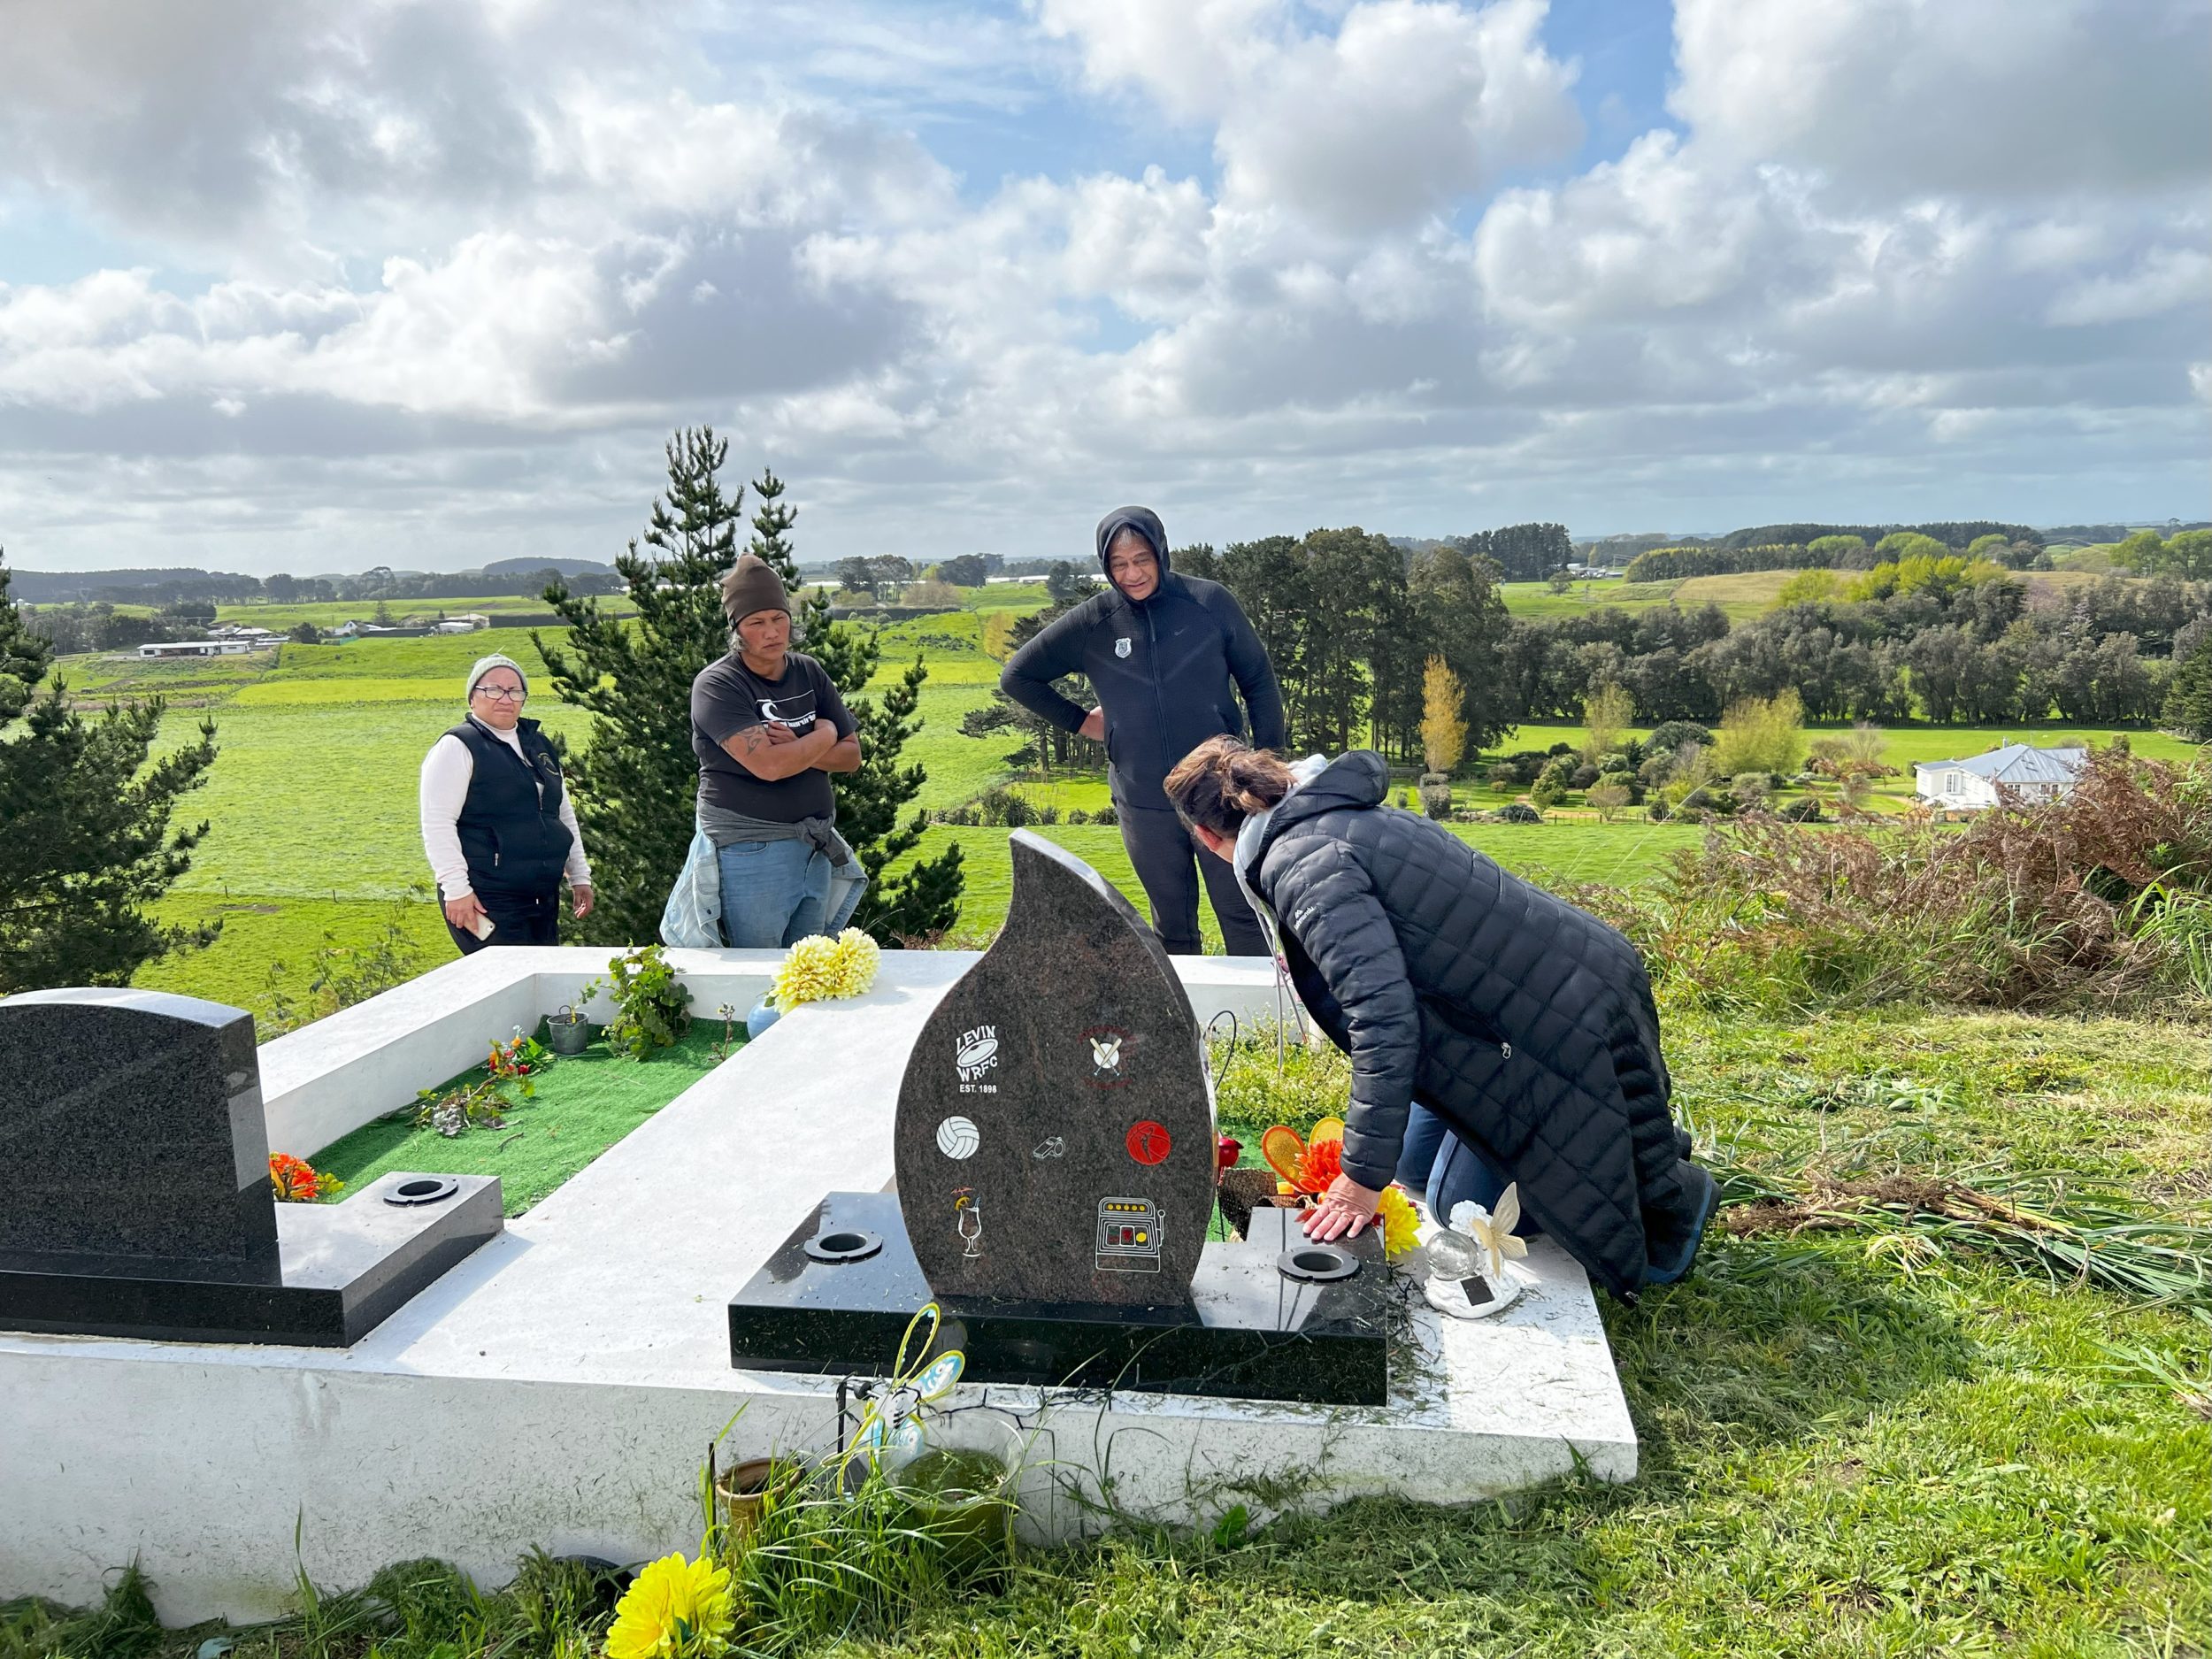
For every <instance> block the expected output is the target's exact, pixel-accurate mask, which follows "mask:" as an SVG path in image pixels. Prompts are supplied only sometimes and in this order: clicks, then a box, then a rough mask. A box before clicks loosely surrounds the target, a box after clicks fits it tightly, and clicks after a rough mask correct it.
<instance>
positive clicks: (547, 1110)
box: [275, 1019, 745, 1216]
mask: <svg viewBox="0 0 2212 1659" xmlns="http://www.w3.org/2000/svg"><path fill="white" fill-rule="evenodd" d="M721 1040H722V1022H721V1021H719V1020H708V1019H695V1020H694V1021H693V1022H692V1025H691V1030H690V1031H689V1032H688V1033H686V1034H685V1035H684V1037H683V1038H682V1039H680V1041H678V1042H677V1043H676V1045H675V1046H674V1047H673V1048H664V1049H662V1050H660V1051H659V1052H658V1053H657V1054H655V1055H652V1056H649V1057H648V1058H646V1059H643V1060H624V1059H618V1058H617V1057H616V1056H613V1055H612V1054H611V1053H609V1052H608V1049H607V1045H606V1043H605V1042H604V1041H599V1040H595V1041H593V1043H592V1045H591V1047H590V1048H587V1049H586V1050H585V1051H584V1052H583V1053H582V1054H580V1055H575V1056H570V1057H568V1058H565V1059H558V1060H556V1061H555V1062H554V1063H553V1064H552V1065H551V1066H550V1067H549V1069H548V1070H547V1071H545V1072H544V1074H543V1076H542V1078H541V1080H540V1082H539V1084H538V1090H537V1094H536V1096H535V1098H534V1099H531V1100H527V1101H518V1103H517V1104H516V1105H515V1106H514V1108H513V1110H511V1111H510V1112H509V1113H508V1114H507V1124H506V1127H504V1128H503V1129H471V1130H468V1131H467V1132H465V1133H462V1134H459V1135H456V1136H454V1137H453V1138H452V1139H450V1140H449V1139H447V1138H446V1137H445V1136H443V1135H442V1134H440V1133H438V1132H437V1131H436V1130H434V1129H418V1128H415V1127H414V1126H413V1125H410V1124H407V1123H387V1122H383V1121H381V1120H380V1121H378V1122H375V1123H372V1124H365V1125H362V1126H361V1127H360V1128H358V1129H357V1130H355V1131H354V1132H353V1133H351V1134H349V1135H347V1136H345V1137H344V1138H343V1139H342V1140H339V1141H333V1142H332V1143H331V1144H330V1145H329V1146H327V1147H326V1148H323V1150H322V1151H321V1153H320V1154H319V1155H318V1156H316V1157H315V1158H314V1159H313V1160H312V1162H313V1163H314V1165H315V1167H316V1168H317V1169H318V1170H321V1171H326V1172H328V1173H330V1174H333V1175H335V1176H337V1177H338V1178H339V1179H341V1180H342V1181H344V1182H345V1183H346V1184H347V1185H348V1186H349V1187H359V1186H360V1185H361V1184H362V1183H363V1182H364V1181H373V1180H374V1179H376V1178H377V1177H378V1176H380V1175H383V1174H386V1173H388V1172H389V1171H393V1170H409V1171H415V1170H419V1171H422V1172H424V1173H425V1174H429V1175H496V1176H498V1177H499V1180H500V1187H501V1190H502V1195H503V1198H504V1200H505V1202H506V1210H507V1214H509V1215H511V1216H518V1215H520V1214H522V1212H523V1211H524V1210H528V1209H529V1208H530V1207H531V1206H532V1205H534V1204H535V1203H536V1202H538V1201H539V1200H540V1199H541V1198H543V1197H545V1195H546V1194H549V1193H550V1192H551V1191H552V1190H553V1189H554V1188H555V1187H558V1186H559V1185H560V1184H561V1183H562V1182H563V1181H565V1180H566V1179H568V1178H569V1177H570V1176H572V1175H573V1174H575V1173H576V1171H579V1170H580V1169H582V1168H583V1167H584V1165H586V1164H589V1163H590V1162H591V1161H592V1160H593V1159H594V1158H595V1157H597V1156H599V1155H600V1154H601V1153H602V1152H604V1151H605V1150H606V1149H607V1148H609V1147H611V1146H612V1145H613V1144H614V1143H615V1142H616V1141H619V1140H621V1139H622V1137H623V1136H625V1135H626V1134H628V1133H630V1131H631V1130H633V1129H634V1128H636V1127H637V1126H638V1125H640V1124H641V1123H643V1122H644V1121H645V1120H646V1119H647V1118H650V1117H651V1116H652V1115H653V1114H654V1113H655V1112H657V1111H658V1110H660V1109H661V1108H662V1107H664V1106H665V1105H667V1104H668V1102H670V1101H672V1100H674V1099H675V1098H676V1096H677V1095H679V1094H682V1093H683V1092H684V1091H685V1090H686V1089H687V1088H689V1087H691V1086H692V1085H693V1084H694V1083H696V1082H697V1081H698V1080H699V1079H701V1078H703V1077H704V1076H705V1075H706V1074H707V1073H708V1072H710V1071H713V1070H714V1068H715V1064H716V1062H715V1060H714V1057H713V1056H712V1055H710V1053H709V1052H708V1050H709V1049H710V1048H711V1047H712V1046H713V1045H714V1044H715V1043H717V1042H719V1041H721ZM744 1040H745V1039H744V1033H743V1032H742V1031H739V1032H738V1033H737V1034H736V1041H738V1042H740V1043H742V1042H743V1041H744ZM485 1075H486V1073H485V1071H484V1068H483V1067H481V1066H478V1067H475V1068H473V1069H472V1070H471V1071H465V1072H463V1073H462V1074H461V1075H460V1076H459V1077H457V1078H452V1079H448V1080H447V1081H446V1082H444V1083H442V1084H441V1085H440V1086H439V1089H440V1092H441V1093H443V1092H444V1091H445V1090H447V1089H451V1088H460V1087H466V1086H467V1085H469V1084H472V1083H480V1082H481V1081H483V1079H484V1077H485ZM508 1093H509V1094H510V1095H511V1096H512V1095H514V1094H515V1091H514V1090H513V1089H512V1088H510V1089H509V1091H508ZM394 1104H395V1105H396V1106H398V1105H402V1104H404V1102H394ZM286 1149H287V1148H282V1147H279V1148H275V1150H277V1151H284V1150H286Z"/></svg>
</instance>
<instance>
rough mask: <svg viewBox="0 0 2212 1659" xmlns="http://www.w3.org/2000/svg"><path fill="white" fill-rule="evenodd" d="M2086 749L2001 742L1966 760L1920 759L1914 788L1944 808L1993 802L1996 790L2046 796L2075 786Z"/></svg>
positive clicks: (1968, 807) (2032, 797)
mask: <svg viewBox="0 0 2212 1659" xmlns="http://www.w3.org/2000/svg"><path fill="white" fill-rule="evenodd" d="M2088 756H2089V751H2088V750H2086V749H2031V748H2029V747H2028V746H2027V745H2026V744H2025V743H2001V744H1999V745H1998V746H1997V747H1996V748H1995V749H1991V750H1990V751H1989V752H1988V753H1987V754H1986V755H1976V756H1974V757H1972V758H1971V759H1968V760H1924V761H1920V762H1917V763H1916V764H1915V765H1914V767H1913V790H1914V793H1915V794H1916V795H1918V796H1919V797H1920V800H1921V803H1922V804H1924V805H1926V806H1932V807H1934V808H1935V809H1936V810H1939V811H1943V812H1976V811H1979V810H1981V809H1982V808H1984V807H1991V806H1995V805H1996V804H1997V792H1998V791H1999V790H2000V789H2006V790H2009V791H2010V792H2011V793H2012V794H2013V795H2015V796H2016V798H2019V799H2024V800H2029V801H2037V800H2041V801H2051V800H2055V799H2057V798H2058V797H2059V796H2060V795H2064V794H2065V793H2066V792H2067V791H2068V790H2069V789H2071V788H2072V787H2074V778H2075V774H2077V773H2078V772H2080V771H2081V767H2082V763H2083V762H2084V761H2085V760H2086V759H2087V758H2088Z"/></svg>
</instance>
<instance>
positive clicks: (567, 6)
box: [0, 0, 2212, 573]
mask: <svg viewBox="0 0 2212 1659" xmlns="http://www.w3.org/2000/svg"><path fill="white" fill-rule="evenodd" d="M0 39H4V40H5V41H6V42H7V48H6V50H4V51H0V544H4V545H5V547H6V548H7V550H8V554H9V558H10V562H11V563H12V564H15V565H23V566H27V567H30V568H33V569H67V568H95V567H100V566H116V565H157V564H159V565H166V564H198V565H211V566H215V567H218V568H223V569H230V570H243V571H251V572H262V573H266V572H273V571H277V570H289V571H292V572H297V573H309V572H319V571H331V570H352V569H357V568H361V567H363V566H365V565H373V564H389V565H398V566H411V567H416V568H461V567H467V566H472V565H477V564H480V563H481V562H483V561H485V560H487V559H492V558H500V557H511V556H515V555H520V554H529V553H542V554H562V555H569V556H576V557H602V558H603V557H611V555H612V554H613V553H614V552H615V551H617V550H618V549H619V547H620V545H621V542H622V541H623V540H624V538H625V537H626V536H627V535H629V534H634V531H635V529H636V527H637V526H638V524H639V523H640V521H641V518H642V516H643V512H644V510H645V508H646V505H647V503H648V502H649V498H650V497H651V495H652V494H653V492H654V491H655V489H656V488H657V484H658V481H659V471H660V466H661V457H660V444H661V442H662V440H663V438H664V436H665V434H666V433H667V431H668V430H669V429H670V428H671V427H672V426H675V425H678V424H681V423H691V422H700V421H708V422H711V423H712V424H713V425H715V426H717V427H718V428H720V429H722V430H723V431H724V432H726V434H729V436H730V437H731V439H732V441H733V442H732V463H733V468H734V469H741V472H743V473H744V474H745V475H750V474H751V473H752V472H756V471H757V469H758V467H759V466H760V465H761V464H762V463H763V462H770V463H772V464H773V465H774V466H775V467H776V469H777V470H778V471H779V472H781V473H783V474H784V475H785V477H786V478H787V480H789V482H790V485H791V488H792V498H793V499H795V501H796V502H797V503H798V504H799V506H800V509H801V518H800V524H799V547H800V553H801V556H802V557H806V558H813V557H835V556H842V555H844V554H848V553H851V552H856V551H885V550H896V551H903V552H906V553H908V554H910V556H915V557H921V558H928V557H939V556H941V555H944V554H949V553H955V552H962V551H968V550H973V549H980V550H984V551H994V552H1000V553H1004V554H1008V555H1010V556H1023V555H1031V554H1041V553H1043V554H1054V555H1059V554H1064V553H1080V552H1081V551H1082V550H1083V549H1086V548H1087V546H1088V539H1089V526H1090V525H1091V523H1092V521H1093V520H1094V518H1096V517H1097V515H1098V514H1099V513H1100V512H1101V511H1103V510H1104V509H1106V508H1108V507H1110V506H1112V505H1114V504H1116V503H1119V502H1122V501H1125V500H1141V501H1146V502H1149V503H1154V504H1156V506H1158V508H1159V509H1160V510H1161V511H1162V512H1163V514H1164V516H1165V518H1166V519H1167V523H1168V526H1169V529H1170V532H1171V534H1172V535H1173V536H1174V537H1175V538H1176V539H1177V540H1179V541H1182V540H1192V539H1198V538H1205V539H1210V540H1213V541H1225V540H1233V539H1236V538H1238V537H1240V536H1248V535H1255V534H1266V533H1269V532H1273V531H1291V532H1297V531H1301V530H1303V529H1306V528H1309V527H1310V526H1316V525H1320V524H1345V523H1359V524H1363V525H1365V526H1368V527H1370V528H1371V529H1381V530H1387V531H1390V532H1393V533H1395V534H1448V533H1454V532H1458V531H1464V530H1468V529H1472V528H1476V527H1479V526H1486V525H1494V524H1502V523H1509V522H1513V521H1517V520H1522V519H1527V518H1555V519H1560V520H1563V521H1564V522H1565V523H1567V524H1568V525H1569V526H1571V528H1573V529H1574V530H1575V531H1576V533H1577V534H1599V533H1604V532H1608V531H1616V530H1641V529H1659V530H1674V531H1686V530H1689V531H1694V530H1710V529H1724V528H1728V527H1730V526H1734V525H1737V524H1741V523H1747V522H1756V521H1761V520H1766V519H1778V518H1843V519H1889V518H1904V519H1910V518H1953V517H1956V518H1967V517H1993V518H2016V519H2025V520H2028V521H2031V522H2037V523H2052V522H2061V521H2070V520H2078V519H2092V518H2114V517H2134V518H2139V517H2165V516H2167V515H2178V516H2182V517H2195V516H2201V515H2203V514H2205V513H2206V511H2208V507H2212V474H2208V466H2207V461H2208V455H2212V192H2208V187H2212V104H2208V100H2207V98H2206V96H2205V89H2206V87H2207V85H2208V81H2207V70H2208V68H2212V0H2028V3H2025V4H2024V3H2023V0H1676V4H1674V5H1673V6H1672V7H1671V9H1670V8H1669V7H1668V6H1667V5H1666V4H1663V0H1552V4H1549V5H1548V6H1547V5H1546V4H1543V0H1495V3H1494V4H1487V5H1474V4H1467V5H1459V4H1430V3H1427V0H1356V3H1352V4H1347V3H1345V0H1026V3H1023V0H1006V4H1000V5H990V4H925V3H924V0H788V3H787V4H783V3H774V0H763V3H758V4H737V3H736V0H730V3H728V4H692V3H690V0H656V3H655V4H635V5H629V4H616V3H615V0H427V3H425V4H393V3H391V0H349V4H344V5H337V4H309V3H307V0H301V3H299V4H268V0H196V4H191V5H188V6H186V5H177V4H170V3H169V0H70V3H69V4H53V3H52V0H0Z"/></svg>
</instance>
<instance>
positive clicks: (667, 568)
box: [530, 426, 745, 944]
mask: <svg viewBox="0 0 2212 1659" xmlns="http://www.w3.org/2000/svg"><path fill="white" fill-rule="evenodd" d="M729 448H730V446H729V443H728V442H727V440H726V439H721V438H718V437H716V436H715V435H714V429H713V428H712V427H711V426H702V427H699V428H697V429H695V430H694V429H691V428H686V429H684V430H682V431H680V432H679V433H677V434H676V435H675V436H674V437H672V438H671V439H670V440H669V441H668V494H667V495H666V496H665V497H664V498H656V500H655V501H654V503H653V505H652V510H651V511H650V513H649V516H648V518H647V520H646V527H645V534H644V535H643V537H642V538H641V540H642V541H643V543H644V545H643V547H642V548H641V547H640V545H639V541H635V540H634V541H631V542H630V543H629V545H628V547H627V548H626V549H625V550H624V551H623V552H622V553H621V554H619V555H618V556H617V557H616V559H615V562H614V564H615V571H616V572H617V573H618V575H619V576H620V577H621V579H622V581H623V585H624V588H625V591H626V595H627V597H628V599H629V601H630V603H631V604H632V605H633V606H634V608H635V610H636V611H637V615H636V618H634V620H632V621H624V620H618V619H617V618H615V617H614V616H612V615H611V614H609V613H607V612H604V611H601V610H600V608H599V605H598V603H597V602H596V601H595V600H593V599H588V598H585V597H582V596H580V595H574V594H572V593H571V592H570V591H569V589H568V588H567V585H566V584H565V583H563V582H555V583H554V584H552V585H551V586H550V587H549V588H546V590H545V597H546V602H547V603H549V604H550V605H551V606H552V607H553V609H554V611H556V612H557V613H558V614H559V616H560V618H561V619H562V621H564V622H565V623H566V624H567V625H568V628H569V635H568V641H567V644H566V645H565V647H564V646H557V645H555V644H553V643H551V642H550V641H548V640H546V639H545V638H543V637H541V635H539V634H536V633H534V632H533V634H531V636H530V638H531V642H532V643H533V644H534V645H535V646H536V647H537V648H538V651H539V654H540V655H541V656H542V657H544V658H545V663H546V667H547V670H548V678H549V680H550V682H551V685H552V687H553V689H554V690H555V691H557V693H559V695H561V696H562V697H563V698H564V699H565V700H566V701H568V702H570V703H574V704H576V705H577V706H578V707H580V708H581V709H584V710H587V711H588V712H589V713H590V714H592V715H593V716H594V717H595V719H594V723H593V726H592V737H591V741H590V743H589V744H588V746H587V748H586V749H585V752H584V753H583V754H581V755H579V756H576V757H574V758H573V759H572V760H570V761H569V762H568V763H567V766H568V780H569V786H570V787H571V788H572V790H573V791H574V795H575V803H576V821H577V824H578V826H579V827H580V828H581V829H582V831H583V833H584V846H585V849H586V850H587V851H588V853H589V854H590V855H591V860H592V874H593V877H594V879H595V887H594V896H595V899H596V901H597V903H596V908H595V909H594V910H593V911H592V913H591V914H590V915H589V916H588V917H586V918H584V919H583V921H581V922H580V923H578V924H576V925H575V930H574V931H575V933H576V934H577V936H579V937H580V938H582V939H584V940H586V941H589V942H591V943H595V944H634V943H641V942H645V941H650V940H652V939H653V938H654V937H656V935H657V933H658V931H659V927H660V918H661V910H662V908H663V906H664V904H665V903H666V902H667V898H668V889H669V887H671V885H672V884H673V883H674V881H675V879H676V873H677V872H678V871H680V869H682V868H683V862H684V856H685V854H686V852H687V850H688V849H689V847H690V845H691V837H692V832H693V826H694V824H695V804H694V803H695V800H696V797H697V794H698V780H699V761H698V757H697V756H695V754H694V753H693V752H692V748H691V682H692V680H693V679H694V678H695V676H696V675H697V674H698V672H699V671H700V670H701V669H703V668H704V667H705V666H706V665H707V664H709V663H710V662H713V661H714V660H715V659H716V658H717V657H722V656H724V655H726V653H727V651H728V649H729V626H728V624H727V623H726V621H725V620H724V618H723V616H722V577H723V575H724V573H725V572H727V571H728V569H729V568H730V566H731V565H734V564H735V563H736V562H737V522H738V516H739V508H740V505H741V503H742V502H743V500H744V494H745V492H744V488H743V487H742V486H740V487H739V489H738V491H737V494H736V495H733V496H725V495H723V493H722V487H721V481H720V478H719V474H720V472H721V469H722V465H723V463H724V462H725V461H726V459H727V458H728V456H729Z"/></svg>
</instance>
